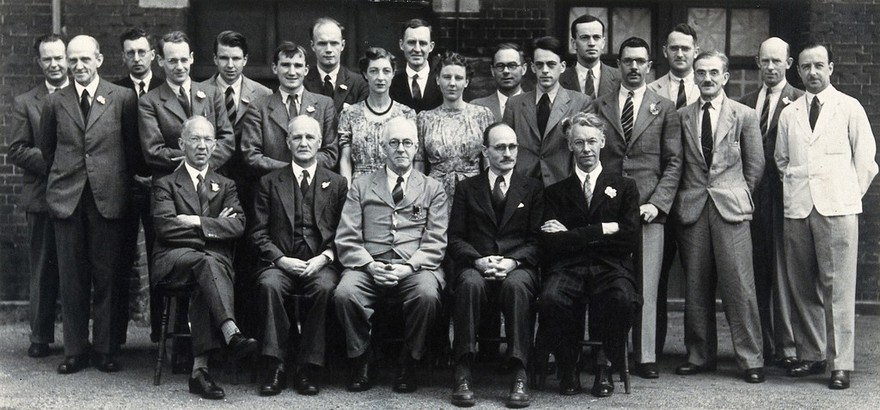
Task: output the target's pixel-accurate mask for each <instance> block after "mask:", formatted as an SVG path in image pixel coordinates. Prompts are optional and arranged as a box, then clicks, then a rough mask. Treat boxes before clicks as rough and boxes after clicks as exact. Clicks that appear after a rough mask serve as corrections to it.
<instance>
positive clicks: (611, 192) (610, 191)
mask: <svg viewBox="0 0 880 410" xmlns="http://www.w3.org/2000/svg"><path fill="white" fill-rule="evenodd" d="M605 195H608V197H609V198H614V197H616V196H617V190H616V189H614V188H612V187H610V186H609V187H605Z"/></svg>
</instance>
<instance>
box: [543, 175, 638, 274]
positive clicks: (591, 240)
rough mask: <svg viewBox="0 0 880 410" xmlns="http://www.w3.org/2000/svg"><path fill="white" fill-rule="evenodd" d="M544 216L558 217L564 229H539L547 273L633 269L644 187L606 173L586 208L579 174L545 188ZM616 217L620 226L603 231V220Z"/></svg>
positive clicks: (549, 217)
mask: <svg viewBox="0 0 880 410" xmlns="http://www.w3.org/2000/svg"><path fill="white" fill-rule="evenodd" d="M542 219H543V220H544V221H549V220H551V219H556V220H558V221H559V222H560V223H562V224H563V225H565V227H566V228H567V229H568V230H567V231H565V232H556V233H544V232H542V233H541V234H540V240H541V249H542V251H543V255H544V265H545V267H547V268H548V269H545V270H544V275H548V274H552V273H553V272H554V271H556V270H558V269H565V268H572V267H588V266H589V267H598V268H599V269H600V270H601V269H603V268H605V269H607V268H611V269H614V270H616V271H619V272H632V253H633V252H634V251H635V250H636V247H637V246H638V241H639V235H640V234H639V232H640V229H641V228H640V222H639V190H638V188H636V184H635V182H634V181H633V180H632V179H630V178H627V177H623V176H620V175H613V174H611V173H608V172H605V171H604V170H603V171H602V173H600V174H599V177H598V178H596V187H595V188H594V189H593V199H592V201H590V206H589V207H587V201H586V199H585V198H584V191H583V187H582V186H581V181H580V179H578V177H577V175H576V174H572V175H571V176H570V177H568V178H566V179H564V180H562V181H560V182H557V183H556V184H553V185H551V186H549V187H547V189H546V190H544V217H543V218H542ZM604 222H617V223H618V226H619V227H620V231H618V232H617V233H614V234H612V235H604V234H602V223H604Z"/></svg>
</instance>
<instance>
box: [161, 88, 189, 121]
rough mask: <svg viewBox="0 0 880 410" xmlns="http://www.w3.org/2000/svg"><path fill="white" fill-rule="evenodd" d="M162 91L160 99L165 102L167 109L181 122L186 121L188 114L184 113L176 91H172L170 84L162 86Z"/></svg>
mask: <svg viewBox="0 0 880 410" xmlns="http://www.w3.org/2000/svg"><path fill="white" fill-rule="evenodd" d="M161 87H162V89H161V90H159V98H161V99H162V101H164V102H165V104H164V106H165V109H166V110H168V111H171V113H172V114H174V116H175V117H177V118H178V119H179V120H180V121H181V122H183V121H185V120H186V112H184V110H183V107H181V106H180V102H179V101H177V95H175V94H174V90H172V89H171V86H170V85H168V83H167V82H166V83H164V84H162V86H161Z"/></svg>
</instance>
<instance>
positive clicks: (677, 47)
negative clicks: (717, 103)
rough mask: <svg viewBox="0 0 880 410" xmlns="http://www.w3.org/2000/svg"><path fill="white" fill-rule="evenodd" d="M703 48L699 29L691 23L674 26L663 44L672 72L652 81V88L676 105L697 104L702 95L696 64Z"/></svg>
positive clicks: (649, 86) (649, 87)
mask: <svg viewBox="0 0 880 410" xmlns="http://www.w3.org/2000/svg"><path fill="white" fill-rule="evenodd" d="M699 52H700V48H699V47H697V32H696V30H694V28H693V27H691V26H690V25H688V24H687V23H681V24H679V25H677V26H675V27H673V28H672V31H671V32H670V33H669V35H668V36H666V45H665V46H663V56H664V57H666V61H668V62H669V73H668V74H666V75H664V76H663V77H660V78H658V79H656V80H654V82H652V83H651V84H648V89H649V90H651V91H653V92H655V93H657V94H660V96H661V97H664V98H668V99H670V100H672V102H674V103H675V108H676V109H679V108H681V107H684V106H685V105H689V104H693V103H694V101H697V99H698V98H700V88H699V87H697V84H696V83H695V82H694V67H693V66H694V58H695V57H696V56H697V53H699Z"/></svg>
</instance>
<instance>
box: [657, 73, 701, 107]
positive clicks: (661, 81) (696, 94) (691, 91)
mask: <svg viewBox="0 0 880 410" xmlns="http://www.w3.org/2000/svg"><path fill="white" fill-rule="evenodd" d="M670 81H671V80H670V78H669V74H666V75H664V76H663V77H660V78H658V79H656V80H654V81H653V82H651V83H650V84H648V89H649V90H651V91H653V92H655V93H657V95H659V96H661V97H663V98H666V99H667V100H670V101H672V103H673V104H674V103H675V99H670V98H669V89H670V85H669V82H670ZM684 85H685V89H684V94H685V96H686V97H687V102H686V103H685V105H690V104H693V103H694V102H696V101H697V100H699V99H700V87H698V86H697V83H696V82H693V81H691V82H688V81H685V84H684ZM682 108H684V107H682Z"/></svg>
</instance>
